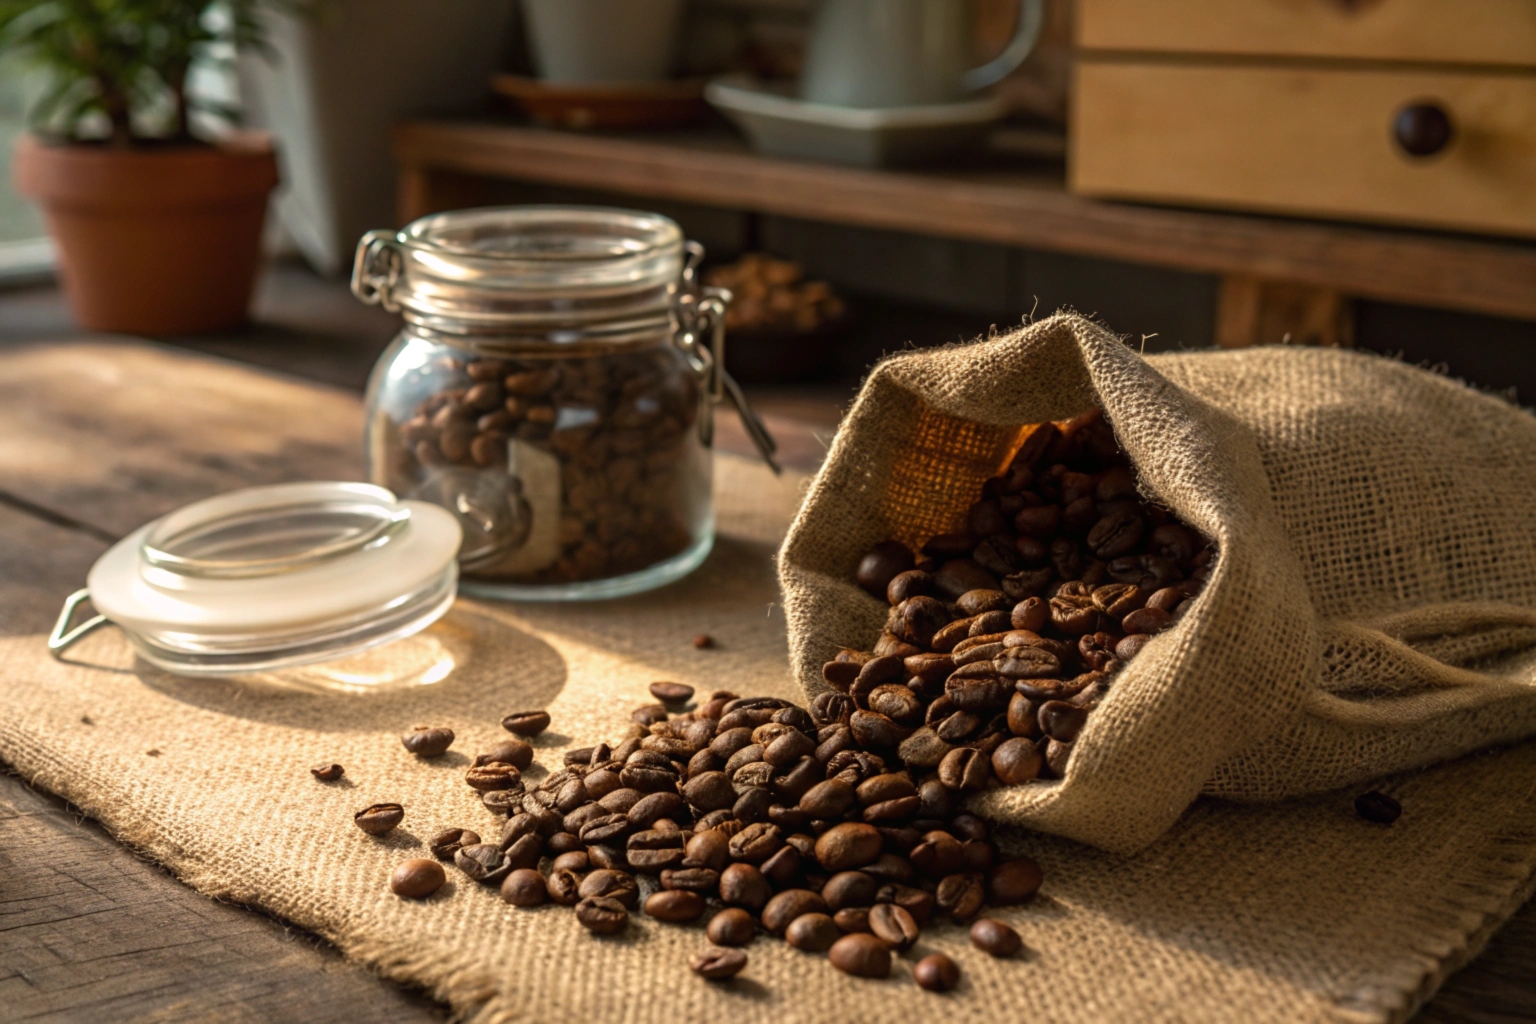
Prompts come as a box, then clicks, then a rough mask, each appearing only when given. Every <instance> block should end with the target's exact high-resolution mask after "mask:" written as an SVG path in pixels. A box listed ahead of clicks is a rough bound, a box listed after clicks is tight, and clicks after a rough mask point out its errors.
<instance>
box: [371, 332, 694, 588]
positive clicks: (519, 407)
mask: <svg viewBox="0 0 1536 1024" xmlns="http://www.w3.org/2000/svg"><path fill="white" fill-rule="evenodd" d="M570 349H571V350H570V351H569V352H567V351H564V350H563V349H562V350H561V351H560V352H559V353H558V354H549V355H544V354H542V353H541V354H540V355H538V356H532V355H530V356H525V357H522V358H515V357H511V356H507V357H493V356H488V355H471V354H468V353H465V354H464V355H462V356H460V355H439V356H437V357H436V358H435V359H434V360H432V361H431V363H430V365H429V366H427V367H424V368H422V369H421V370H420V371H418V372H419V374H420V377H421V379H422V380H423V381H425V382H427V383H428V385H429V387H430V389H431V390H430V391H428V392H427V393H426V394H423V395H421V397H419V398H418V399H415V405H414V407H408V408H409V410H410V411H409V414H408V415H403V416H402V417H401V419H400V420H399V421H394V420H389V421H387V422H386V423H385V424H384V426H383V430H384V435H383V437H384V440H383V451H382V452H376V455H375V462H376V469H375V472H376V473H378V472H380V471H382V474H383V478H384V479H383V482H385V483H386V485H387V486H389V487H390V488H391V489H392V490H394V491H395V492H396V493H398V494H401V495H405V496H410V497H416V498H421V499H424V500H428V501H436V502H437V503H439V504H443V505H445V506H447V507H450V508H455V507H457V508H461V509H462V508H471V509H473V510H474V513H475V515H476V531H475V532H473V533H469V532H467V534H466V542H465V556H464V566H463V568H464V570H465V574H466V576H467V577H469V578H473V579H483V580H487V581H503V582H511V583H520V584H560V583H572V582H578V581H587V580H599V579H606V578H609V577H614V576H621V575H625V574H628V573H633V572H637V571H639V570H642V569H645V568H647V567H649V566H651V565H654V564H656V563H658V562H661V561H664V560H666V559H669V558H672V557H673V556H676V555H679V554H681V553H682V552H684V551H685V550H687V549H688V548H689V547H690V546H691V545H692V544H693V543H694V542H695V541H696V540H698V539H699V537H700V535H701V531H702V530H703V529H704V528H705V521H706V519H707V517H708V506H709V494H708V489H709V470H708V462H707V460H708V450H707V449H706V448H704V446H703V444H702V442H701V440H700V438H699V434H698V430H697V429H696V427H697V421H698V417H699V415H700V404H699V403H700V395H699V387H698V383H697V379H696V377H695V375H694V374H693V373H692V371H691V370H689V368H688V367H687V366H686V364H685V363H683V362H682V356H681V355H680V353H679V352H678V351H677V350H676V349H675V348H674V347H673V346H671V345H670V344H660V345H657V344H650V345H647V346H646V347H641V348H631V349H624V348H622V347H620V346H616V345H614V344H606V343H604V344H599V345H595V346H594V345H587V346H584V347H582V346H571V347H570ZM381 459H382V462H383V465H382V466H380V465H378V463H379V461H380V460H381ZM477 534H478V535H477Z"/></svg>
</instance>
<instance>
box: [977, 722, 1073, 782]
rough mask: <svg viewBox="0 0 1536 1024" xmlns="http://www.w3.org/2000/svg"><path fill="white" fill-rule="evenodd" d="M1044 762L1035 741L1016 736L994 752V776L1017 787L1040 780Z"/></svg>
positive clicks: (1001, 744) (999, 745) (1005, 741)
mask: <svg viewBox="0 0 1536 1024" xmlns="http://www.w3.org/2000/svg"><path fill="white" fill-rule="evenodd" d="M1053 703H1060V702H1059V701H1056V702H1053ZM1047 706H1049V705H1047ZM1069 706H1070V705H1069ZM1044 761H1045V759H1044V757H1042V756H1041V754H1040V748H1039V747H1037V746H1035V741H1034V740H1032V739H1026V738H1025V737H1023V736H1015V737H1013V738H1012V739H1009V740H1004V741H1003V742H1002V743H1000V744H998V747H997V749H996V750H994V751H992V774H994V775H996V776H997V781H999V782H1001V783H1002V784H1003V785H1005V786H1017V785H1020V784H1022V783H1025V782H1030V781H1032V780H1034V779H1037V778H1039V777H1040V768H1041V765H1043V764H1044Z"/></svg>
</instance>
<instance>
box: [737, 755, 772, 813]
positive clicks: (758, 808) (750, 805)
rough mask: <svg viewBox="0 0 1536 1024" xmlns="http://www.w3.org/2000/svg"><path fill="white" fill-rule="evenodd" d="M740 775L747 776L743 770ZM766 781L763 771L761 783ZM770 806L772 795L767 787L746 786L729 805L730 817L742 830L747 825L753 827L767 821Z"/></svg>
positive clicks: (766, 777)
mask: <svg viewBox="0 0 1536 1024" xmlns="http://www.w3.org/2000/svg"><path fill="white" fill-rule="evenodd" d="M759 763H761V762H759ZM765 769H766V766H765ZM742 774H743V775H746V774H748V773H747V770H746V769H745V768H743V769H742ZM767 780H768V776H767V774H766V771H765V774H764V775H763V779H762V781H765V782H766V781H767ZM772 806H773V794H772V793H771V792H769V791H768V789H767V787H765V786H761V785H747V786H743V787H742V790H741V796H740V797H738V798H737V799H736V802H735V803H734V804H732V805H731V815H732V816H733V817H734V818H735V819H736V820H737V821H738V822H739V823H740V824H741V827H742V828H745V827H746V826H747V825H755V824H757V823H759V822H763V821H766V820H767V819H768V809H769V808H770V807H772Z"/></svg>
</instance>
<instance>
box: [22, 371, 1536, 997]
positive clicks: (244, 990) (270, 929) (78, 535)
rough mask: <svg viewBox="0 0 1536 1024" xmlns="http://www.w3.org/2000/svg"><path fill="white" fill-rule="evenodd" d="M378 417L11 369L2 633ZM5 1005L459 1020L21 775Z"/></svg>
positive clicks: (1510, 952)
mask: <svg viewBox="0 0 1536 1024" xmlns="http://www.w3.org/2000/svg"><path fill="white" fill-rule="evenodd" d="M167 396H170V398H171V399H173V400H170V401H168V400H167ZM188 416H191V417H192V419H193V422H194V426H193V427H191V428H189V427H188V426H187V425H186V418H187V417H188ZM360 417H361V413H360V410H359V406H358V402H357V398H356V397H355V396H354V395H351V394H350V393H347V392H341V391H336V390H332V389H328V388H323V387H319V386H315V385H308V384H301V383H298V382H295V381H291V380H287V379H284V378H282V377H279V376H276V375H272V374H267V373H261V372H256V371H252V370H249V369H243V368H240V367H236V366H232V365H229V364H225V363H222V362H220V361H217V360H210V359H206V358H202V357H195V356H188V355H183V354H176V353H173V352H171V351H169V350H166V349H160V348H155V347H150V346H140V345H122V344H83V345H67V346H53V347H41V348H33V349H22V350H18V351H14V352H10V353H5V354H0V431H3V434H0V436H4V437H6V439H7V441H6V443H5V444H4V445H0V484H3V486H5V487H8V488H10V489H11V491H12V494H13V499H12V502H11V504H10V505H9V506H7V505H5V503H4V502H5V499H4V497H3V495H0V635H28V634H31V635H36V636H37V637H38V642H39V643H41V642H42V634H43V633H44V632H46V630H47V628H48V626H49V625H50V624H51V623H52V620H53V617H54V615H55V613H56V609H57V608H58V605H59V603H60V601H62V599H63V597H64V596H65V595H66V594H68V593H69V592H70V591H72V590H74V589H75V588H76V587H77V586H78V585H79V584H80V581H81V580H83V578H84V575H85V572H86V570H87V569H88V568H89V566H90V564H91V562H92V561H93V560H94V559H95V557H96V556H97V555H98V554H99V553H100V551H101V550H103V547H104V544H105V540H106V539H108V538H110V537H112V536H117V535H120V534H121V533H124V532H126V531H127V530H129V529H132V528H133V527H135V526H137V525H139V523H141V522H142V521H143V520H145V519H147V518H149V517H150V516H153V515H157V514H159V513H160V512H163V511H165V510H167V509H169V508H171V507H174V506H176V505H180V504H182V503H184V502H186V501H189V500H192V499H194V498H197V497H201V496H203V495H206V494H211V493H214V492H216V491H220V490H224V489H228V488H229V487H234V486H240V485H242V484H244V483H253V482H258V481H260V482H274V481H277V480H287V479H302V478H309V477H320V476H328V475H338V474H348V473H349V472H350V470H349V468H348V467H352V466H355V464H356V463H355V460H356V438H357V436H358V434H357V431H358V428H359V425H360ZM808 436H809V434H808ZM72 524H73V525H72ZM0 770H3V765H0ZM1532 963H1536V903H1533V904H1528V905H1527V906H1526V907H1525V908H1524V909H1523V910H1522V911H1521V912H1520V913H1519V914H1518V915H1517V916H1516V917H1515V918H1514V919H1513V920H1512V921H1511V922H1510V923H1509V924H1508V925H1506V927H1505V928H1504V929H1503V930H1502V931H1501V932H1500V933H1499V934H1498V935H1496V936H1495V937H1494V939H1493V941H1492V942H1491V943H1490V945H1489V947H1488V950H1487V951H1486V952H1485V953H1484V954H1483V955H1482V956H1481V957H1480V958H1478V959H1477V960H1476V961H1474V962H1473V964H1472V965H1470V966H1469V967H1468V968H1466V969H1465V970H1463V971H1461V972H1459V973H1458V974H1457V975H1455V976H1453V977H1452V978H1451V979H1450V981H1449V982H1448V983H1447V984H1446V985H1445V986H1444V987H1443V988H1442V989H1441V991H1440V993H1439V994H1438V995H1437V996H1436V998H1435V999H1434V1000H1433V1001H1432V1002H1431V1003H1430V1004H1429V1006H1427V1007H1426V1008H1425V1009H1424V1010H1423V1011H1422V1013H1421V1014H1420V1015H1419V1017H1418V1020H1419V1021H1421V1022H1423V1024H1448V1022H1450V1021H1453V1020H1455V1021H1475V1022H1480V1024H1495V1022H1512V1021H1530V1020H1536V979H1533V977H1532V972H1531V969H1530V965H1531V964H1532ZM0 1006H4V1007H5V1012H4V1013H0V1017H3V1018H5V1019H12V1018H13V1017H14V1018H16V1019H41V1020H49V1021H82V1022H84V1021H89V1022H96V1021H103V1020H114V1021H116V1020H155V1021H175V1020H198V1021H207V1020H212V1021H237V1022H242V1024H243V1022H245V1021H266V1020H298V1019H302V1020H306V1021H317V1022H337V1024H344V1022H351V1021H354V1020H398V1021H428V1020H441V1019H444V1013H443V1011H442V1010H441V1008H440V1007H438V1006H436V1005H435V1004H433V1003H431V1002H430V1001H428V1000H426V999H424V998H422V997H420V996H417V995H414V994H411V993H408V992H405V991H403V990H401V989H399V988H397V987H396V986H394V985H392V984H390V983H388V982H385V981H383V980H381V979H379V978H377V977H376V976H375V975H373V974H371V973H370V972H368V971H366V970H364V969H362V968H359V967H356V966H354V965H351V964H348V963H346V962H345V961H344V960H342V959H341V958H340V956H339V954H337V953H336V952H335V951H334V950H333V949H332V948H330V947H329V946H327V945H326V944H324V943H323V942H321V941H320V940H318V939H316V938H315V937H314V936H311V935H308V934H307V933H304V932H301V931H299V930H297V929H293V928H291V927H288V926H285V925H283V924H281V923H280V922H277V921H274V920H272V919H270V918H268V917H265V916H263V915H261V914H259V913H255V912H252V911H247V910H244V909H242V908H239V907H234V906H228V905H223V904H218V903H214V902H212V901H210V900H207V899H205V898H204V897H202V896H200V895H198V894H197V893H195V892H193V891H192V890H191V889H189V888H187V887H185V886H182V885H181V884H179V883H178V882H176V881H175V880H174V879H173V878H171V876H169V875H168V874H166V873H165V872H163V871H161V870H160V869H158V868H156V867H154V866H152V865H150V864H147V863H144V862H141V861H139V860H138V859H137V858H135V857H134V856H133V855H132V854H131V853H130V852H129V851H127V850H125V849H124V848H122V847H121V846H119V845H118V844H117V843H115V842H114V841H113V840H112V839H111V838H110V837H109V836H108V835H107V834H106V833H105V832H104V831H103V830H102V829H100V828H99V827H97V826H95V825H94V824H91V823H89V822H84V821H81V820H79V819H78V818H77V816H76V815H74V814H73V813H72V812H70V811H69V809H68V808H66V807H65V806H63V805H62V804H61V803H60V802H58V801H56V800H53V799H52V798H48V797H45V796H43V795H41V794H38V793H35V792H33V791H31V790H29V789H28V788H27V787H25V786H24V785H23V784H22V783H21V782H20V781H18V780H16V779H14V778H11V777H5V776H3V775H0Z"/></svg>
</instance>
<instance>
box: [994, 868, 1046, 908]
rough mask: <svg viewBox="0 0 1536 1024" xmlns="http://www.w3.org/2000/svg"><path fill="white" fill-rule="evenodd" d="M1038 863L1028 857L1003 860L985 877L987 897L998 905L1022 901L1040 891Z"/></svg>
mask: <svg viewBox="0 0 1536 1024" xmlns="http://www.w3.org/2000/svg"><path fill="white" fill-rule="evenodd" d="M1042 879H1043V876H1042V874H1041V872H1040V865H1039V864H1037V863H1035V862H1034V860H1032V859H1030V858H1029V857H1016V858H1014V859H1013V860H1005V861H1003V862H1002V863H1001V864H999V865H997V866H996V867H994V868H993V869H992V871H991V873H990V874H989V875H988V878H987V898H988V900H989V901H990V902H991V903H994V904H996V905H997V906H1000V907H1006V906H1010V905H1012V904H1015V903H1023V902H1024V901H1025V900H1027V899H1029V898H1030V897H1031V896H1033V895H1034V894H1035V893H1037V892H1039V891H1040V883H1041V881H1042Z"/></svg>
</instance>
